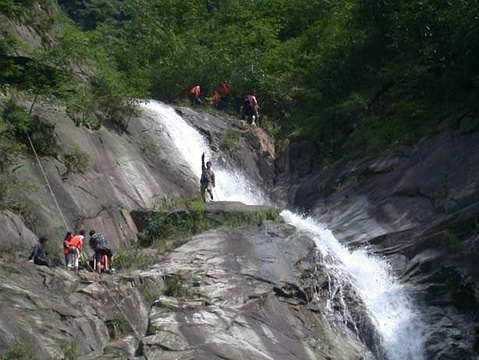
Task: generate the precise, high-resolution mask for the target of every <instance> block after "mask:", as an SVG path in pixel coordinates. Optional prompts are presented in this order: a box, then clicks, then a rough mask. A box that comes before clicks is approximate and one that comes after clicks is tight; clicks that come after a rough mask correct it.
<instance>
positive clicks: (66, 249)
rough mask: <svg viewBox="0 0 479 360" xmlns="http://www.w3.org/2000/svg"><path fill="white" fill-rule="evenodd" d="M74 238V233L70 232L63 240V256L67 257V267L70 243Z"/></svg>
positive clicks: (66, 264)
mask: <svg viewBox="0 0 479 360" xmlns="http://www.w3.org/2000/svg"><path fill="white" fill-rule="evenodd" d="M72 238H73V233H72V232H71V231H68V232H67V233H66V235H65V238H64V239H63V255H64V256H65V266H68V253H69V249H68V241H69V240H71V239H72Z"/></svg>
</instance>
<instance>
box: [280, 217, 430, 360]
mask: <svg viewBox="0 0 479 360" xmlns="http://www.w3.org/2000/svg"><path fill="white" fill-rule="evenodd" d="M281 215H282V217H283V218H284V220H285V221H286V222H287V223H289V224H291V225H293V226H295V227H296V229H297V230H298V231H299V232H300V233H303V234H305V235H307V236H309V237H310V238H312V239H313V240H314V241H315V243H316V246H317V248H318V249H319V251H320V252H321V254H322V255H323V258H324V259H325V262H326V266H327V269H328V271H329V272H330V273H332V276H333V277H334V278H335V279H336V280H337V282H339V283H340V284H341V283H352V285H353V287H354V288H355V290H356V291H357V293H358V294H359V295H360V296H361V298H362V300H363V301H364V303H365V305H366V308H367V311H368V314H369V316H370V318H371V319H372V321H373V323H374V325H375V326H376V329H377V330H378V333H379V334H380V336H381V337H382V346H383V348H384V349H385V351H386V354H387V356H388V359H390V360H407V359H411V360H420V359H423V344H424V335H423V329H424V325H423V324H422V322H421V320H420V315H419V314H418V313H417V311H415V310H414V306H413V304H412V301H411V299H410V298H409V297H408V296H407V294H406V292H405V291H404V289H403V288H402V286H401V284H399V283H398V282H397V281H396V280H395V279H394V277H393V276H392V275H391V273H390V271H389V266H388V263H387V262H386V261H385V260H383V259H380V258H378V257H376V256H373V255H370V254H368V253H367V252H366V251H364V250H361V249H358V250H355V251H349V250H348V248H346V247H345V246H343V245H342V244H341V243H340V242H339V241H338V240H337V239H336V238H335V237H334V235H333V233H332V232H331V231H330V230H327V229H325V227H324V226H322V225H321V224H318V223H317V222H316V221H315V220H314V219H311V218H302V217H301V216H299V215H297V214H294V213H292V212H290V211H287V210H285V211H283V212H282V213H281Z"/></svg>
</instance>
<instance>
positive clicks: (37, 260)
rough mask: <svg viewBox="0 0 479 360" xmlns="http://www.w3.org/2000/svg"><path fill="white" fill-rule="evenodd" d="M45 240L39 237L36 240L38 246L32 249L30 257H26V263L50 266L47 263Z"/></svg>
mask: <svg viewBox="0 0 479 360" xmlns="http://www.w3.org/2000/svg"><path fill="white" fill-rule="evenodd" d="M47 241H48V239H47V238H44V237H41V238H39V239H38V244H36V245H35V246H34V247H33V250H32V252H31V253H30V256H29V257H28V262H32V263H34V264H36V265H40V266H50V265H49V264H48V261H47V254H48V253H47V251H46V246H47Z"/></svg>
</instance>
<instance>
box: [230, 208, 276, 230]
mask: <svg viewBox="0 0 479 360" xmlns="http://www.w3.org/2000/svg"><path fill="white" fill-rule="evenodd" d="M280 219H281V217H280V216H279V213H278V211H277V210H275V209H269V210H258V211H232V212H225V222H224V225H225V226H228V227H240V226H245V225H250V224H261V223H262V222H263V221H265V220H275V221H279V220H280Z"/></svg>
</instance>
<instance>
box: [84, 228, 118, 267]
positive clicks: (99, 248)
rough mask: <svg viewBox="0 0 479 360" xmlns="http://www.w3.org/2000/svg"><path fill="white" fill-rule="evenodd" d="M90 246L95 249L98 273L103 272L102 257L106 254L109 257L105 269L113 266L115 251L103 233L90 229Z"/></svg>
mask: <svg viewBox="0 0 479 360" xmlns="http://www.w3.org/2000/svg"><path fill="white" fill-rule="evenodd" d="M89 245H90V247H91V248H92V249H93V251H95V255H94V256H95V260H96V270H97V271H98V273H100V272H101V258H102V256H103V255H106V257H107V258H108V263H109V265H108V264H105V270H109V266H110V268H111V265H112V258H113V253H112V252H111V250H110V249H109V248H108V243H107V241H106V238H105V235H103V234H102V233H97V232H96V231H95V230H91V231H90V241H89Z"/></svg>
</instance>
